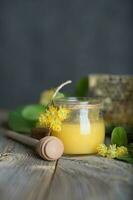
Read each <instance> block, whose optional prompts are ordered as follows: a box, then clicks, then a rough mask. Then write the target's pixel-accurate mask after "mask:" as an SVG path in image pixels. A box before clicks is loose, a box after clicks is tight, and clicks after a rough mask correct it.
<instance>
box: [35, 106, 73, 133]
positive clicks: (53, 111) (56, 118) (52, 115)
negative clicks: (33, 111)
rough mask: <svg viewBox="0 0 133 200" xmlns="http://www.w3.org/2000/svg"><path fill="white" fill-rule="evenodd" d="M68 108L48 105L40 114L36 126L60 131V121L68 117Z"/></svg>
mask: <svg viewBox="0 0 133 200" xmlns="http://www.w3.org/2000/svg"><path fill="white" fill-rule="evenodd" d="M68 114H69V110H68V109H66V108H63V107H56V106H53V105H51V106H49V107H48V108H47V110H46V111H45V112H44V113H42V114H40V116H39V118H38V123H37V127H40V128H49V129H51V131H57V132H59V131H61V125H62V122H63V121H64V120H65V119H66V118H67V117H68Z"/></svg>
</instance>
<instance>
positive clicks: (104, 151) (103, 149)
mask: <svg viewBox="0 0 133 200" xmlns="http://www.w3.org/2000/svg"><path fill="white" fill-rule="evenodd" d="M97 151H98V154H99V155H101V156H103V157H107V158H117V157H119V156H123V155H127V154H128V150H127V148H126V147H124V146H121V147H116V144H112V145H109V147H107V146H106V145H105V144H100V145H99V146H98V147H97Z"/></svg>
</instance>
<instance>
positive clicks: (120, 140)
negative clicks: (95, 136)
mask: <svg viewBox="0 0 133 200" xmlns="http://www.w3.org/2000/svg"><path fill="white" fill-rule="evenodd" d="M111 143H112V144H116V146H126V145H127V133H126V131H125V129H124V128H123V127H116V128H114V129H113V132H112V135H111Z"/></svg>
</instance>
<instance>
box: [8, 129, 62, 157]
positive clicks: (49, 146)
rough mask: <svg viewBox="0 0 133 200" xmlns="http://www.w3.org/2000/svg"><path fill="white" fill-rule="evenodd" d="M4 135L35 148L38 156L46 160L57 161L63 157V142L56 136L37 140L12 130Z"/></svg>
mask: <svg viewBox="0 0 133 200" xmlns="http://www.w3.org/2000/svg"><path fill="white" fill-rule="evenodd" d="M4 133H5V135H6V136H8V137H9V138H12V139H13V140H16V141H18V142H21V143H22V144H26V145H28V146H30V147H33V148H34V149H35V150H36V152H37V154H38V155H39V156H41V157H42V158H43V159H44V160H49V161H50V160H51V161H52V160H57V159H58V158H60V157H61V156H62V154H63V151H64V146H63V143H62V141H61V140H60V139H58V138H57V137H54V136H46V137H44V138H42V139H40V140H37V139H34V138H31V137H29V136H25V135H21V134H18V133H16V132H14V131H10V130H5V131H4Z"/></svg>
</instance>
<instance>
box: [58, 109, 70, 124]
mask: <svg viewBox="0 0 133 200" xmlns="http://www.w3.org/2000/svg"><path fill="white" fill-rule="evenodd" d="M69 112H70V111H69V110H68V109H66V108H63V107H59V110H58V117H59V119H60V120H61V121H64V120H65V119H66V118H67V117H68V114H69Z"/></svg>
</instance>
